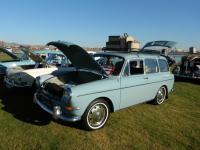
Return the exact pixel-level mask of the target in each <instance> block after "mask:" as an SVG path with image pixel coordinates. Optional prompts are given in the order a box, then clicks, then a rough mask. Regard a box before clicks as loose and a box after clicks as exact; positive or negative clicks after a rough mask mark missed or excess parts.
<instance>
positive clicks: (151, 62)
mask: <svg viewBox="0 0 200 150" xmlns="http://www.w3.org/2000/svg"><path fill="white" fill-rule="evenodd" d="M145 72H146V73H147V74H149V73H156V72H158V64H157V61H156V59H145Z"/></svg>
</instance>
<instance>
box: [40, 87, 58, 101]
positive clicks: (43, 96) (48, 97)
mask: <svg viewBox="0 0 200 150" xmlns="http://www.w3.org/2000/svg"><path fill="white" fill-rule="evenodd" d="M37 98H38V99H39V100H41V101H49V102H52V101H60V100H61V97H58V96H56V95H53V94H52V93H49V92H48V91H46V90H45V89H43V88H41V89H40V90H39V91H38V92H37Z"/></svg>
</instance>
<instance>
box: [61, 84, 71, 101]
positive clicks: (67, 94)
mask: <svg viewBox="0 0 200 150" xmlns="http://www.w3.org/2000/svg"><path fill="white" fill-rule="evenodd" d="M71 94H72V90H71V88H70V87H69V86H66V87H65V88H64V92H63V96H64V97H65V100H69V99H70V98H71Z"/></svg>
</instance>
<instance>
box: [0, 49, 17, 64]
mask: <svg viewBox="0 0 200 150" xmlns="http://www.w3.org/2000/svg"><path fill="white" fill-rule="evenodd" d="M0 52H3V53H6V54H7V55H9V56H10V57H11V58H13V59H19V57H17V56H16V55H15V54H13V53H11V52H9V51H8V50H6V49H4V48H2V47H0ZM0 61H1V60H0Z"/></svg>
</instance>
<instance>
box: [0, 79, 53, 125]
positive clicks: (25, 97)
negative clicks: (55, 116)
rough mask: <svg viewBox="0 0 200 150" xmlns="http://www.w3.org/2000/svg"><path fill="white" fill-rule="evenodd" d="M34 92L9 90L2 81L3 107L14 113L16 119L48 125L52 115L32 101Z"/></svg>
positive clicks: (0, 94)
mask: <svg viewBox="0 0 200 150" xmlns="http://www.w3.org/2000/svg"><path fill="white" fill-rule="evenodd" d="M32 97H33V93H31V92H29V91H18V90H8V89H6V88H5V87H4V86H3V85H2V82H0V100H1V101H0V102H1V103H2V104H3V107H2V108H1V109H2V110H3V111H6V112H8V113H10V114H12V115H13V117H15V118H16V119H19V120H21V121H23V122H27V123H31V124H34V125H47V124H49V122H50V121H51V116H50V115H49V114H47V113H46V112H44V111H43V110H41V109H40V108H39V107H38V106H37V105H36V104H34V103H33V101H32Z"/></svg>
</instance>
